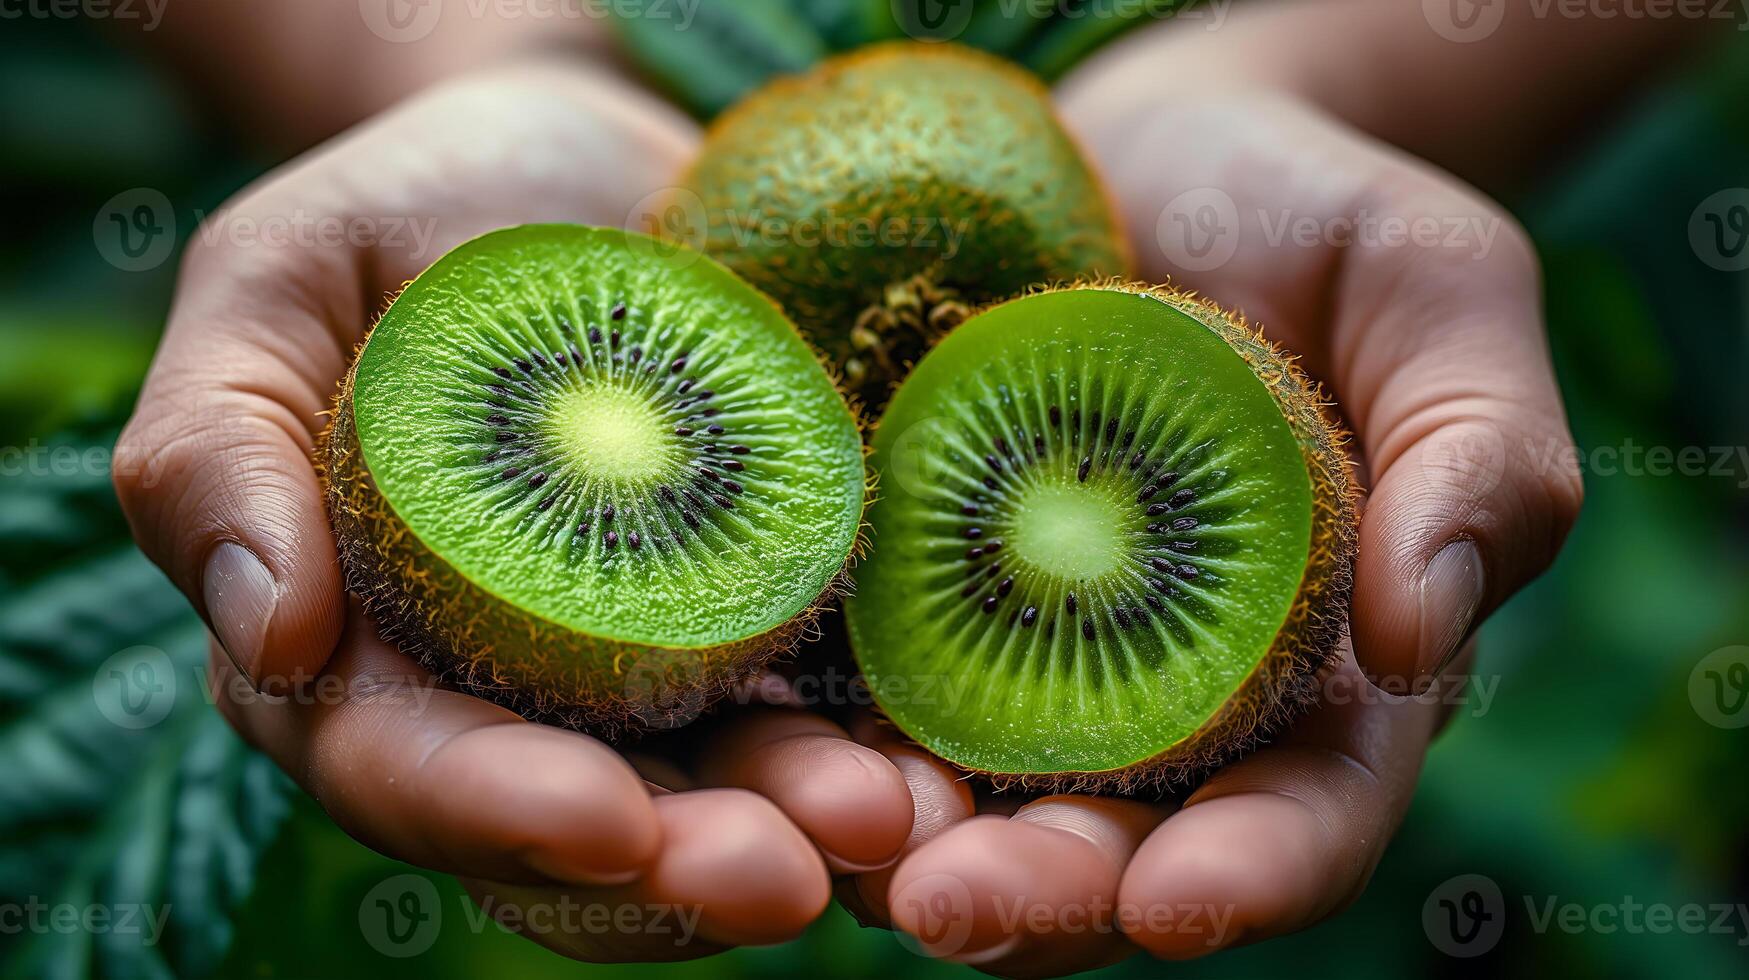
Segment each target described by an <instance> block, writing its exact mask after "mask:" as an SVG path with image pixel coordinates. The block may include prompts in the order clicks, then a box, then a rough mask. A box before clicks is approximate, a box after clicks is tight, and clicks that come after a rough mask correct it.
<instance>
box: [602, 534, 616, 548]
mask: <svg viewBox="0 0 1749 980" xmlns="http://www.w3.org/2000/svg"><path fill="white" fill-rule="evenodd" d="M601 543H602V544H604V545H606V546H607V547H608V549H609V550H611V549H612V548H613V547H614V546H615V545H618V544H619V532H618V531H609V532H607V533H606V534H604V535H602V536H601Z"/></svg>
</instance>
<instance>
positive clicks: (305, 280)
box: [116, 64, 912, 960]
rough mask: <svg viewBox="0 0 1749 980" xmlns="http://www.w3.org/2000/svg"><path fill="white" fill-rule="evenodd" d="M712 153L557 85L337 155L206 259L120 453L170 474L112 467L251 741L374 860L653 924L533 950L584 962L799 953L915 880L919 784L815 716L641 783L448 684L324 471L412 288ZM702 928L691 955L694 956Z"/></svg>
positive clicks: (280, 178)
mask: <svg viewBox="0 0 1749 980" xmlns="http://www.w3.org/2000/svg"><path fill="white" fill-rule="evenodd" d="M696 140H697V134H696V132H695V131H694V128H693V127H692V125H691V124H690V123H688V122H686V121H685V120H683V119H681V118H680V117H678V116H677V115H675V114H674V113H673V112H672V110H669V109H667V108H666V107H665V106H663V105H661V104H660V103H658V102H656V101H655V100H654V99H651V98H649V97H647V96H645V95H643V94H641V93H638V92H636V91H635V90H633V89H631V88H629V87H627V86H624V85H623V84H622V83H620V82H618V81H616V80H614V79H613V78H611V77H609V76H607V75H603V74H597V73H595V72H593V71H592V70H590V69H587V68H586V67H583V66H580V65H571V66H561V65H558V64H552V65H529V66H515V67H507V68H503V69H498V70H494V71H492V72H490V73H486V74H482V75H479V76H474V77H470V78H468V79H464V80H458V81H456V82H452V83H449V84H446V85H445V86H442V87H440V88H438V89H435V90H433V91H431V92H430V93H428V94H426V95H423V96H421V97H419V98H417V99H414V100H413V101H411V102H409V103H407V104H405V105H403V106H402V107H400V108H398V109H396V110H394V111H392V112H390V113H388V114H387V115H385V116H383V117H381V118H379V119H377V120H375V121H373V122H371V123H368V124H366V125H364V126H362V127H361V128H359V129H357V130H354V131H352V132H351V133H349V134H347V135H344V136H342V137H340V138H338V139H337V140H335V141H334V142H332V143H330V144H328V145H326V146H324V147H322V148H320V149H318V150H316V151H314V152H312V153H311V154H310V155H308V156H306V157H305V158H303V159H301V160H299V161H297V162H295V163H293V164H291V165H289V166H288V167H286V168H284V169H282V170H280V171H279V172H277V173H275V174H273V175H271V176H269V177H268V178H266V179H264V180H263V181H261V182H260V183H259V184H257V185H256V186H254V187H252V188H250V189H249V190H247V191H245V192H244V193H243V194H242V195H241V196H240V197H239V198H238V199H237V200H235V201H234V202H232V203H231V204H230V205H228V206H227V207H226V208H225V209H224V210H223V211H222V212H221V213H220V214H218V215H215V216H214V217H213V218H212V219H211V221H209V223H208V224H207V225H206V226H204V227H203V228H202V229H201V231H200V232H199V233H197V235H196V238H195V240H194V241H193V242H192V243H191V245H190V247H189V252H188V255H187V257H186V259H185V263H184V267H183V270H182V275H181V281H180V284H179V288H178V293H177V298H176V302H175V305H174V309H173V311H172V314H171V318H170V324H169V327H168V330H167V333H166V335H165V338H164V342H163V345H162V347H161V349H160V350H159V352H158V355H157V358H156V360H155V362H154V364H153V367H152V371H151V374H150V377H149V378H148V380H147V383H146V386H145V389H144V392H143V394H142V396H141V400H140V404H139V406H138V408H137V410H136V413H135V416H134V418H133V420H132V421H131V422H130V424H129V425H128V427H127V429H126V431H125V432H124V434H123V436H122V438H121V443H120V446H119V447H118V450H117V452H118V455H119V456H120V457H121V458H122V459H124V460H132V461H134V462H136V463H149V465H128V466H118V467H117V468H116V469H117V471H118V474H119V475H118V478H117V491H118V493H119V495H120V498H121V501H122V504H123V507H124V509H125V510H126V512H127V514H128V518H129V520H130V522H131V524H132V527H133V529H134V533H135V536H136V538H137V539H138V540H139V542H140V545H141V547H142V548H143V549H144V550H145V551H146V553H147V554H148V555H149V556H151V558H152V559H153V560H154V561H156V562H157V563H158V564H159V565H160V566H161V567H162V568H163V569H164V570H165V572H166V573H167V574H168V575H169V576H170V578H171V579H172V580H173V581H174V582H175V583H176V584H177V585H178V586H179V587H180V588H182V590H183V591H184V592H185V593H186V594H187V595H188V596H189V598H190V600H191V601H192V602H193V603H194V605H195V606H196V608H197V609H199V610H200V611H201V612H202V614H203V615H204V616H205V617H206V618H207V621H208V623H209V624H210V625H211V627H212V629H213V632H214V634H215V637H216V640H217V645H216V646H215V653H214V656H213V670H212V673H213V678H214V686H213V689H214V691H215V695H216V696H217V698H218V701H219V707H220V709H221V710H222V711H223V712H224V713H225V714H226V715H227V717H229V718H230V720H231V721H232V723H233V724H234V725H235V726H236V728H237V729H238V731H239V732H241V733H242V734H243V736H244V737H245V738H246V739H248V740H249V741H250V742H251V743H252V744H254V745H256V746H257V747H259V748H260V749H261V750H262V751H264V752H266V753H267V754H268V755H270V756H271V757H272V758H274V759H275V760H276V761H277V762H278V763H279V764H280V765H281V766H282V767H284V768H285V770H286V771H287V772H288V773H290V774H291V775H292V776H293V777H294V778H295V779H297V780H298V781H299V782H300V783H301V784H302V785H303V786H304V787H305V788H306V789H308V790H309V792H310V793H311V794H312V795H313V796H314V797H315V798H316V799H317V800H318V801H319V802H320V803H321V804H322V806H323V807H324V808H325V809H326V810H327V811H328V813H329V814H330V815H331V816H332V817H333V818H334V819H335V820H336V822H338V823H339V824H340V825H341V826H342V827H344V828H345V829H346V830H347V831H348V832H349V833H351V834H352V835H353V836H355V837H357V838H358V839H360V840H361V841H363V842H365V843H367V844H369V845H370V846H372V847H375V848H377V849H378V850H381V851H383V852H384V853H386V854H389V855H391V856H393V857H396V858H399V859H402V860H405V861H408V862H411V863H413V864H417V865H421V866H424V867H428V868H434V869H438V870H441V871H445V872H451V873H455V874H457V875H460V876H462V877H463V878H464V879H465V880H466V882H467V883H468V886H469V888H470V889H471V890H472V891H473V892H474V893H475V894H476V896H485V895H490V896H491V897H492V898H493V899H494V902H493V905H494V908H495V909H497V910H500V911H502V910H512V912H511V913H510V914H513V913H514V911H515V910H528V909H529V908H530V907H531V906H535V905H545V906H548V907H549V908H550V907H552V906H556V905H559V904H561V903H564V902H570V903H581V904H583V905H594V904H602V905H607V906H610V907H612V908H616V909H617V908H624V907H630V908H632V909H633V910H634V911H637V910H644V911H648V912H650V913H651V914H649V915H647V916H645V917H644V918H641V919H640V918H637V917H636V916H635V915H634V916H633V917H632V918H631V920H630V921H634V922H636V923H638V925H639V926H640V927H642V926H645V925H647V926H649V927H650V928H649V929H643V930H640V929H638V928H634V929H633V930H632V931H631V932H629V933H623V932H618V931H609V932H590V931H586V930H583V931H579V930H577V929H569V930H567V929H563V928H561V929H558V930H542V931H540V932H538V933H537V932H535V931H534V930H533V929H530V930H528V934H529V935H530V938H533V939H535V940H536V941H538V942H541V943H542V944H544V945H547V946H550V947H551V948H554V949H556V950H558V951H559V952H562V953H565V954H567V955H570V956H574V957H578V958H584V959H615V960H632V959H674V958H684V957H689V956H697V955H704V954H706V953H710V952H714V951H716V950H717V949H720V948H722V947H726V946H732V945H737V944H743V943H771V942H777V941H781V940H784V939H788V938H790V937H792V936H793V935H795V934H796V933H797V932H799V931H800V930H801V929H802V928H803V927H804V926H805V925H806V924H807V923H809V922H811V921H812V920H813V919H814V918H815V917H816V916H817V915H818V914H819V913H820V912H821V910H822V909H823V908H824V906H825V904H826V902H827V900H828V898H829V878H828V874H829V872H839V873H842V872H850V871H861V870H866V869H868V868H871V867H875V866H878V865H880V864H882V863H884V862H886V861H889V860H890V859H891V858H892V857H893V856H894V855H895V854H896V852H897V851H898V849H899V847H900V845H901V844H902V843H903V841H904V839H905V836H906V834H907V832H908V831H909V828H910V822H911V811H912V806H911V802H910V797H909V795H908V793H907V790H906V786H905V783H904V781H903V779H902V778H901V777H900V775H899V773H898V772H897V770H896V769H895V768H894V767H893V766H892V765H891V764H890V763H888V762H887V761H886V760H885V759H884V758H882V757H881V756H880V755H879V754H878V753H876V752H874V751H873V750H870V749H867V748H864V747H861V746H859V745H856V744H855V743H853V742H850V741H849V740H847V739H846V738H844V737H843V732H842V731H841V730H839V729H838V728H836V727H835V726H834V725H832V724H831V723H830V722H828V721H826V720H824V719H821V718H817V717H814V716H811V715H803V714H800V713H797V712H789V711H784V710H780V709H774V708H766V709H761V710H756V711H750V712H742V713H739V714H737V715H735V716H734V717H733V718H730V719H728V720H726V721H725V722H724V723H723V727H722V729H721V731H720V732H717V733H715V734H714V736H713V737H711V738H709V739H699V738H694V739H693V740H692V741H693V742H694V743H699V742H706V743H708V745H709V746H710V748H709V750H708V751H705V752H702V753H699V754H695V755H690V756H682V757H681V758H679V759H677V760H662V759H659V758H655V757H656V756H657V755H658V753H659V752H660V750H661V748H662V746H661V740H659V739H657V740H652V741H651V742H649V743H647V746H648V747H647V748H645V749H641V750H640V752H641V756H640V758H639V759H638V760H637V763H638V767H641V769H642V771H640V768H638V767H634V764H633V763H632V762H631V761H628V759H627V758H624V757H622V756H621V755H620V754H619V753H617V752H615V751H613V750H612V749H610V748H608V747H607V746H605V745H603V744H602V743H600V742H598V741H595V740H593V739H590V738H586V737H584V736H581V735H578V734H575V733H572V732H567V731H561V730H558V729H553V728H548V727H543V726H538V725H533V724H528V723H526V722H524V721H522V720H521V719H519V718H517V717H516V716H515V715H513V714H511V713H510V712H508V711H506V710H504V709H502V708H498V707H495V706H493V705H491V704H488V703H486V702H484V701H480V700H476V699H474V698H471V697H468V696H466V695H462V694H459V693H456V692H453V691H448V690H442V689H439V688H437V687H436V684H435V681H434V679H433V678H432V677H431V675H429V674H428V673H426V672H425V671H424V670H423V669H421V668H420V667H419V666H418V665H417V664H415V663H414V662H413V661H411V660H410V659H408V658H406V657H404V656H403V655H401V654H400V653H399V652H398V651H396V650H394V649H392V648H391V647H389V646H387V645H385V644H383V643H382V642H380V641H379V640H378V639H377V638H376V635H375V630H374V628H373V627H372V625H371V624H370V623H369V621H368V620H367V619H366V618H365V617H364V616H363V615H362V613H361V612H359V610H358V608H357V607H356V604H353V603H349V602H348V600H347V598H346V595H345V592H344V589H343V585H342V581H341V575H340V570H339V567H338V565H337V562H336V557H335V548H334V543H333V539H332V536H331V533H330V531H329V526H328V520H327V516H326V514H325V512H324V510H323V505H322V497H321V493H320V489H319V486H318V482H317V477H316V474H315V472H314V470H313V468H312V464H311V446H312V442H313V439H314V437H315V435H316V433H317V432H318V431H319V429H320V427H321V425H322V422H323V419H322V414H323V412H324V411H325V410H326V409H327V408H328V407H329V404H330V399H331V397H332V394H333V392H334V389H335V385H336V382H337V380H338V379H339V377H340V376H341V374H342V373H343V372H344V371H345V370H346V367H347V364H348V362H349V360H350V358H351V355H352V352H353V349H354V347H355V345H356V344H357V343H358V342H359V341H360V340H361V339H362V338H363V332H364V328H365V326H366V324H367V323H368V321H369V319H370V317H371V316H372V314H373V312H374V311H376V310H378V309H380V308H381V306H382V304H383V302H384V300H385V298H386V297H387V296H388V295H390V294H391V293H392V291H393V290H395V289H396V288H398V287H399V285H400V284H401V283H403V282H405V281H406V280H408V279H411V278H413V277H414V276H415V275H416V274H417V273H418V272H420V271H421V270H422V269H423V268H424V267H425V266H426V265H428V264H430V263H431V262H432V261H434V260H435V259H436V258H437V257H438V256H439V255H441V254H442V253H443V252H444V251H445V250H447V249H448V248H449V247H451V246H453V245H455V244H457V243H459V242H461V241H464V240H466V239H468V238H471V237H473V236H475V235H478V234H480V233H482V232H485V231H488V230H490V229H493V228H497V227H501V226H505V225H513V224H518V223H523V222H532V221H555V220H572V221H581V222H588V223H594V224H605V225H620V224H623V223H626V222H628V221H630V220H632V219H633V218H634V212H635V211H636V210H637V209H638V205H639V202H640V201H641V200H642V199H643V198H644V197H645V196H646V195H647V194H648V193H649V192H652V191H654V190H656V189H657V188H659V187H661V186H662V185H664V184H666V183H672V182H673V179H674V175H675V174H676V173H677V172H678V170H679V168H680V167H681V166H683V165H684V164H685V163H686V162H687V160H688V158H689V157H690V155H691V154H692V152H693V151H694V148H695V143H696ZM646 779H653V780H656V781H658V782H661V783H664V784H667V785H668V787H669V788H672V789H679V790H682V791H680V792H667V791H666V790H664V789H661V788H657V787H654V786H652V785H650V784H649V783H647V782H646ZM691 787H704V788H699V789H692V788H691ZM749 790H751V791H752V792H749ZM658 908H660V909H666V910H669V911H675V910H678V911H679V912H681V913H683V914H682V915H680V916H676V915H660V916H659V917H658V915H657V913H656V911H655V910H656V909H658ZM694 918H695V921H696V934H693V933H691V932H690V931H684V932H677V931H676V929H675V925H676V923H677V922H681V921H685V920H688V919H694ZM528 921H529V922H530V924H531V925H532V923H533V921H534V920H533V919H532V917H531V918H529V920H528ZM613 921H614V922H615V923H616V925H617V924H618V923H620V922H621V921H625V920H622V919H619V918H615V919H614V920H613ZM658 929H659V930H660V931H657V930H658Z"/></svg>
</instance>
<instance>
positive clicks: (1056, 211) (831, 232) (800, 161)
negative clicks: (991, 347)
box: [669, 42, 1130, 406]
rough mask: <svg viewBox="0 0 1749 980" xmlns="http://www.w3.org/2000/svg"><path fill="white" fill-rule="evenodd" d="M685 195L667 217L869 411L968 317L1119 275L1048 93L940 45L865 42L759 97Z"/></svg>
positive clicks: (704, 155)
mask: <svg viewBox="0 0 1749 980" xmlns="http://www.w3.org/2000/svg"><path fill="white" fill-rule="evenodd" d="M684 184H685V191H684V193H681V194H678V195H676V198H675V200H674V202H673V203H674V205H675V207H672V208H670V209H669V210H671V211H674V212H675V213H676V214H678V213H680V212H681V211H684V212H686V213H687V215H688V217H687V222H686V223H687V224H688V225H689V226H691V227H692V230H694V231H695V232H696V231H702V237H703V249H704V251H706V252H707V253H708V254H710V255H712V256H714V257H716V258H718V259H719V260H721V261H722V262H723V263H724V264H725V265H727V266H729V267H730V268H731V269H734V270H735V271H736V272H738V273H739V274H741V275H742V276H743V277H745V278H746V279H747V280H748V281H749V282H752V283H753V284H754V285H755V286H757V287H759V288H760V289H761V290H763V291H765V292H766V293H767V294H769V295H770V296H772V297H773V298H774V299H776V300H777V301H778V303H779V304H781V305H782V306H783V307H784V309H785V310H786V311H787V312H788V313H789V314H790V315H791V316H792V317H794V318H795V319H796V321H797V323H798V325H799V326H800V327H801V328H802V330H803V332H804V333H806V334H807V335H808V336H809V338H810V339H811V340H813V342H814V343H815V344H817V345H819V346H821V347H822V348H823V349H824V350H825V352H826V354H827V355H828V356H829V357H830V358H831V359H832V360H833V361H834V362H836V363H837V364H838V365H839V366H840V368H841V370H842V373H843V376H844V380H845V383H846V384H847V386H848V387H849V389H850V391H851V393H853V394H854V395H856V396H858V397H860V398H861V399H862V400H863V402H864V403H866V404H869V405H873V406H878V405H880V404H882V403H884V402H885V400H886V397H887V396H888V394H889V393H890V388H891V386H892V385H893V384H894V383H895V382H896V381H898V380H899V378H901V377H902V376H903V374H904V372H905V371H906V370H907V369H908V368H909V366H910V365H911V364H912V363H914V362H915V361H916V360H917V359H918V358H920V357H921V356H922V355H923V354H924V352H925V351H927V350H928V349H929V348H930V346H932V345H933V344H934V343H935V342H936V341H937V340H939V339H940V338H941V337H942V336H944V335H945V334H946V333H947V332H948V331H950V330H952V329H953V327H954V326H955V325H957V324H958V323H959V322H960V321H961V320H963V319H964V318H965V317H966V315H967V313H968V312H969V310H970V309H972V308H975V307H977V306H979V305H982V304H984V303H988V302H990V301H992V300H996V299H999V298H1002V297H1005V296H1012V295H1015V294H1017V293H1019V292H1021V291H1023V290H1025V289H1027V288H1030V287H1031V286H1033V285H1035V284H1038V283H1044V282H1058V281H1066V280H1070V279H1075V278H1083V277H1087V276H1095V275H1121V274H1124V273H1126V272H1127V270H1128V269H1129V267H1130V256H1129V253H1128V251H1127V244H1126V242H1125V238H1124V235H1123V233H1122V229H1121V228H1120V227H1119V224H1118V221H1117V218H1116V216H1115V213H1114V211H1113V208H1112V206H1111V203H1110V201H1109V198H1108V196H1107V194H1106V192H1105V189H1104V187H1103V185H1102V183H1101V181H1100V179H1099V177H1098V176H1097V175H1096V174H1095V173H1094V171H1093V169H1092V167H1091V166H1090V165H1089V164H1088V162H1087V160H1086V159H1085V157H1084V156H1083V154H1082V153H1081V152H1080V150H1079V149H1078V148H1077V147H1076V145H1075V143H1074V141H1073V140H1072V139H1071V138H1070V136H1069V135H1068V133H1067V132H1066V131H1065V130H1064V128H1063V126H1062V124H1061V122H1060V121H1059V120H1058V118H1057V116H1056V114H1055V110H1054V109H1053V108H1052V105H1051V102H1050V93H1049V91H1048V90H1047V89H1046V88H1045V86H1044V85H1043V84H1042V83H1041V82H1040V81H1039V80H1038V79H1037V78H1035V77H1034V76H1032V75H1031V74H1029V73H1027V72H1026V71H1024V70H1023V69H1021V68H1019V67H1017V66H1015V65H1013V64H1011V63H1009V62H1006V61H1004V60H1002V59H999V58H996V57H993V56H990V55H986V54H983V53H981V52H976V51H973V50H970V49H967V48H961V47H957V46H955V45H951V44H922V43H910V42H905V43H890V44H883V45H877V46H873V47H869V48H865V49H863V50H861V51H858V52H855V53H852V54H849V55H846V56H843V57H839V58H836V59H833V60H830V61H827V62H825V63H823V64H822V65H820V66H819V67H817V68H816V69H815V70H813V71H811V72H809V73H807V74H805V75H801V76H796V77H792V78H786V79H782V80H779V81H777V82H775V83H773V84H771V85H769V86H767V87H766V88H764V89H762V90H760V91H758V92H756V93H754V94H753V95H752V96H750V97H748V98H747V99H746V100H744V101H743V102H742V103H740V104H739V105H737V106H736V107H734V108H733V109H731V110H730V111H729V112H727V113H725V114H724V115H723V116H721V117H720V118H719V119H718V120H717V121H716V122H715V123H714V124H713V125H712V126H711V128H710V131H709V132H708V133H707V135H706V138H705V145H704V148H703V150H702V152H701V153H700V155H699V158H698V160H697V162H696V163H695V164H694V166H693V168H692V171H691V173H690V174H689V175H688V177H687V178H686V180H685V181H684Z"/></svg>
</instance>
